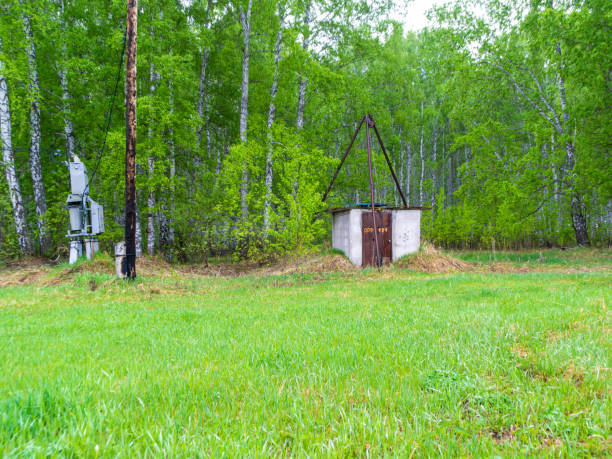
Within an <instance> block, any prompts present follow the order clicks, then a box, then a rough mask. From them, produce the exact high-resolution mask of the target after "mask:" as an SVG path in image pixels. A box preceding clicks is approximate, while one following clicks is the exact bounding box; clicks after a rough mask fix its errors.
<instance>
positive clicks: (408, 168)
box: [404, 143, 412, 205]
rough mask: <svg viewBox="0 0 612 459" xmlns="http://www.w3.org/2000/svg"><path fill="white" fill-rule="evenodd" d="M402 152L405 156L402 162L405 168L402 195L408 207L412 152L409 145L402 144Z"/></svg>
mask: <svg viewBox="0 0 612 459" xmlns="http://www.w3.org/2000/svg"><path fill="white" fill-rule="evenodd" d="M404 151H405V154H406V158H405V160H404V166H405V167H406V173H405V177H406V188H405V190H406V191H405V193H404V194H405V195H406V201H407V202H408V205H410V176H411V175H412V154H411V153H412V152H411V147H410V144H409V143H405V144H404Z"/></svg>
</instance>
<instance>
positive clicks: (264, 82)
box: [0, 0, 612, 259]
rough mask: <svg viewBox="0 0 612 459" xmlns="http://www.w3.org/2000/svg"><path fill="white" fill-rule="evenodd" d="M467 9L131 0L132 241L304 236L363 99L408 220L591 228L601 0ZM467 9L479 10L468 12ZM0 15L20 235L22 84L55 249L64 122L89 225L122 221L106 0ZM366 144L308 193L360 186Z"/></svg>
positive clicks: (378, 161)
mask: <svg viewBox="0 0 612 459" xmlns="http://www.w3.org/2000/svg"><path fill="white" fill-rule="evenodd" d="M474 6H475V5H473V4H471V3H468V2H463V1H462V2H460V4H458V5H457V6H453V5H447V7H445V8H442V9H439V10H437V11H435V12H432V15H433V16H434V17H435V18H436V19H437V26H436V27H433V28H431V29H426V30H423V31H422V32H419V33H413V32H406V31H403V30H402V28H401V26H400V25H399V24H397V23H393V22H390V21H387V20H386V17H387V13H388V12H389V11H390V8H391V5H389V4H388V3H387V2H386V1H384V0H380V1H367V2H366V1H356V0H345V1H339V0H333V1H329V2H323V1H319V0H296V1H291V2H288V1H286V0H275V1H258V2H255V3H254V4H253V5H252V13H251V14H250V15H247V14H246V13H245V14H244V15H243V14H242V13H244V12H245V11H247V8H248V2H247V1H243V0H216V1H213V0H208V1H207V0H191V1H187V2H179V1H176V0H164V1H150V0H140V2H139V9H140V13H139V20H138V21H139V37H138V52H139V56H138V88H139V96H138V110H139V111H138V145H137V147H138V148H137V151H138V162H139V175H138V179H137V186H138V208H139V219H140V222H141V233H142V239H143V242H142V245H143V248H144V249H145V250H146V248H147V240H148V239H149V245H150V247H149V249H150V251H162V252H163V253H165V254H166V255H167V256H169V257H174V258H175V259H176V258H180V259H197V258H200V257H202V256H207V255H208V254H210V253H211V252H221V251H233V252H235V253H237V254H238V255H239V256H247V257H253V256H255V257H257V256H260V255H269V254H279V253H282V252H283V251H288V250H291V251H293V250H298V251H299V250H305V249H307V248H308V247H310V246H311V244H312V243H313V242H316V241H320V240H321V239H322V238H324V237H326V234H327V233H328V225H329V222H328V220H326V219H325V218H322V219H321V218H319V219H314V220H313V217H314V216H315V215H317V213H318V212H319V211H320V210H322V209H324V205H322V204H321V202H320V198H321V195H322V193H323V191H324V190H325V187H326V185H327V183H328V180H329V179H330V178H331V173H332V171H333V170H334V167H335V165H336V164H337V161H338V160H337V158H338V157H340V156H341V154H342V152H343V150H344V148H345V147H346V145H347V143H348V140H349V138H350V136H351V135H352V133H353V131H354V129H355V123H356V122H357V121H358V120H359V119H360V118H361V116H363V115H364V114H365V113H368V112H369V113H372V114H373V116H374V118H375V120H376V122H377V125H378V127H379V129H380V130H381V134H382V137H383V140H384V141H385V142H386V146H387V147H388V150H389V151H390V154H391V158H392V162H393V164H394V167H395V169H396V172H397V174H398V176H399V177H400V180H401V183H402V187H403V188H404V189H405V191H406V194H407V195H408V200H409V203H410V204H411V205H432V206H433V210H432V211H431V212H430V213H426V215H425V218H424V225H423V235H424V236H425V237H427V238H429V239H431V240H433V241H434V242H435V243H437V244H440V245H445V246H454V247H465V246H490V245H492V244H494V243H496V244H497V247H498V248H499V247H512V246H539V245H549V244H561V245H573V244H575V243H576V242H578V243H581V244H587V243H589V242H592V243H597V244H609V243H610V237H611V213H612V174H611V170H612V169H611V168H610V163H611V159H610V145H611V138H612V136H611V135H610V133H611V132H612V115H611V114H612V110H610V107H611V106H612V72H611V70H610V69H611V56H612V34H610V27H611V25H612V6H611V4H610V2H609V1H606V0H576V1H569V0H567V1H566V0H555V1H552V0H548V1H540V0H535V1H526V0H499V1H491V2H486V3H483V4H482V5H481V7H480V8H474ZM474 11H480V12H485V13H486V14H483V15H481V16H483V17H481V18H479V17H478V16H477V15H475V13H474ZM0 13H1V14H0V38H1V40H2V41H1V44H0V48H1V49H0V62H1V63H2V66H0V73H2V75H3V76H4V77H5V78H6V82H7V87H8V99H9V101H10V116H11V119H10V122H11V125H12V133H13V135H12V141H11V145H10V148H12V151H13V153H14V156H15V164H16V170H17V176H18V181H19V183H20V186H21V191H22V194H23V202H24V205H25V214H26V219H27V236H28V237H29V238H31V239H32V240H34V241H39V244H40V243H43V242H44V241H43V239H42V238H39V237H38V236H37V232H39V228H40V225H37V216H36V215H37V214H36V212H35V211H34V207H35V202H34V197H33V195H34V192H33V180H32V176H31V174H30V166H29V161H30V160H31V156H32V154H31V152H29V149H31V145H32V143H33V141H32V139H33V137H32V129H31V127H32V121H31V108H32V106H33V103H34V102H36V101H38V102H39V105H40V115H41V126H40V134H41V151H42V153H41V156H42V176H43V182H44V187H45V190H46V202H47V210H46V213H45V218H44V222H45V225H46V226H47V228H48V231H47V235H50V236H51V238H52V240H51V242H50V243H49V244H48V245H47V246H46V251H47V252H49V253H50V252H52V251H53V250H54V247H61V246H63V247H65V246H66V240H65V237H64V235H65V231H66V227H67V214H66V210H65V205H64V202H65V199H66V195H67V192H68V183H67V169H66V167H65V166H64V165H63V161H64V160H65V159H66V153H67V152H68V150H69V147H68V146H67V144H68V142H67V140H68V139H67V137H72V138H73V140H74V142H75V153H77V154H78V155H79V156H80V157H81V159H83V160H84V161H85V162H86V164H87V166H88V169H89V171H90V173H91V172H93V171H94V170H96V174H95V177H94V180H93V183H92V187H91V195H92V197H93V198H94V199H96V200H97V201H99V202H101V203H102V204H103V205H104V206H105V210H106V226H107V232H106V233H105V235H104V237H103V243H104V244H106V243H109V242H116V241H118V240H120V239H121V238H122V233H123V228H122V223H123V219H124V216H123V206H124V188H123V187H124V185H123V183H124V182H123V173H124V132H125V126H124V118H123V114H124V109H123V97H122V90H121V89H122V88H123V84H124V83H123V78H124V77H123V74H122V76H121V78H122V79H121V81H120V85H119V96H118V97H117V99H116V101H115V107H114V115H113V118H112V122H111V127H110V133H109V135H108V141H107V146H106V150H105V153H104V155H103V156H102V157H101V160H100V162H99V167H97V163H98V157H99V153H98V152H99V150H100V148H101V144H102V141H103V137H104V126H105V121H106V119H107V117H108V115H109V103H110V100H111V95H112V93H113V88H114V83H115V75H116V72H117V67H118V60H119V56H120V54H121V48H122V40H123V30H124V18H125V2H124V1H117V0H114V1H112V2H109V1H101V0H87V1H85V0H33V1H27V2H25V1H19V0H8V1H5V2H3V4H2V6H0ZM243 16H244V17H247V16H248V17H249V21H248V22H249V28H248V33H247V34H246V35H247V36H248V38H249V43H248V44H249V53H248V57H249V59H250V61H249V62H250V63H249V67H248V68H247V75H248V82H249V86H248V98H247V99H246V101H247V102H248V105H247V106H245V105H244V104H241V98H242V97H241V96H242V95H243V93H245V85H244V81H243V82H242V84H241V81H242V78H241V75H242V74H243V65H244V57H245V56H246V54H245V53H244V50H245V49H246V48H245V43H246V42H245V34H244V33H243V32H244V25H243V24H242V22H241V18H242V17H243ZM281 17H282V19H283V20H282V21H281V20H280V19H281ZM24 18H27V19H28V20H29V23H30V24H31V31H32V34H31V37H30V36H29V35H28V34H26V32H25V31H24V30H25V27H24ZM281 24H282V35H280V36H279V34H278V32H279V29H280V27H281ZM279 37H280V38H279ZM277 43H278V53H277V52H276V50H277V48H276V44H277ZM30 46H32V49H33V50H34V51H35V57H34V59H32V60H29V59H28V55H29V50H30ZM276 55H277V56H278V59H277V60H275V56H276ZM33 63H34V64H35V65H36V68H37V73H38V79H39V83H38V86H36V85H33V84H32V76H31V75H32V72H31V70H32V65H33ZM62 72H64V75H65V78H64V80H62V78H61V74H62ZM2 75H0V77H2ZM275 82H276V83H277V86H274V83H275ZM37 87H38V89H37ZM273 87H277V92H274V91H273ZM302 88H303V89H304V92H303V95H304V97H303V98H302V99H301V100H302V102H303V104H300V94H301V89H302ZM245 94H246V93H245ZM271 102H273V103H274V107H275V109H276V111H275V117H272V118H271V116H270V113H272V112H273V110H271ZM301 107H303V108H301ZM241 112H245V115H246V118H245V119H246V121H247V124H246V125H245V126H244V127H245V128H246V130H243V131H241V123H240V113H241ZM68 123H71V125H72V126H73V134H71V135H66V132H67V131H66V127H67V125H68ZM364 147H365V139H364V136H363V135H362V136H361V137H360V138H359V141H358V142H357V144H356V148H355V149H354V151H353V153H352V156H350V157H349V160H348V161H347V163H346V165H345V167H344V170H343V171H342V173H341V174H340V176H339V179H338V181H337V183H336V185H335V188H334V192H333V193H332V195H331V197H330V199H329V200H328V203H327V204H329V205H332V206H336V205H341V204H346V203H353V202H361V201H364V200H366V199H367V190H368V185H367V183H368V174H367V167H366V156H365V149H364ZM374 164H375V185H376V194H377V196H376V200H377V201H378V202H381V201H382V202H388V203H392V204H393V203H395V204H399V202H400V201H399V196H398V194H397V192H396V191H395V190H394V187H393V186H392V181H391V180H390V176H389V173H388V171H387V168H386V165H385V163H384V159H383V157H382V155H381V153H380V152H379V150H378V149H375V152H374ZM5 166H6V165H5ZM267 170H269V172H270V177H271V182H270V188H269V190H268V188H267V182H266V174H267ZM6 180H8V179H6V177H5V176H4V175H3V176H2V178H0V255H3V256H7V255H9V256H10V255H15V254H17V253H18V252H19V250H20V249H19V245H18V240H17V234H16V229H15V224H14V222H13V218H12V213H11V200H10V199H9V194H8V193H9V191H8V186H7V182H6ZM266 209H268V211H269V218H268V220H266V217H264V215H265V213H266ZM266 221H269V223H266ZM148 236H150V237H148ZM153 244H154V245H153Z"/></svg>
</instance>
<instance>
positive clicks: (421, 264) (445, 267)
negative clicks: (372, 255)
mask: <svg viewBox="0 0 612 459" xmlns="http://www.w3.org/2000/svg"><path fill="white" fill-rule="evenodd" d="M393 266H396V267H398V268H406V269H411V270H414V271H421V272H425V273H449V272H464V271H473V270H474V269H475V268H476V266H475V265H474V264H473V263H469V262H467V261H463V260H459V259H458V258H454V257H452V256H450V255H445V254H443V253H442V252H440V251H439V250H438V249H436V248H435V247H434V246H433V245H431V244H428V243H423V245H422V246H421V250H419V252H417V253H416V254H414V255H410V256H407V257H405V258H402V259H401V260H398V261H397V262H395V263H394V264H393Z"/></svg>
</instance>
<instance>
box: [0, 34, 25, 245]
mask: <svg viewBox="0 0 612 459" xmlns="http://www.w3.org/2000/svg"><path fill="white" fill-rule="evenodd" d="M1 50H2V38H0V51H1ZM3 67H4V65H3V63H2V61H0V139H1V140H2V162H3V164H4V175H5V177H6V182H7V184H8V189H9V196H10V198H11V205H12V208H13V219H14V220H15V231H16V233H17V240H18V242H19V250H21V252H22V253H23V254H26V255H30V254H31V253H32V241H31V239H30V236H29V234H28V229H27V225H26V218H25V209H24V206H23V198H22V196H21V187H20V186H19V180H18V178H17V172H16V170H15V156H14V155H13V147H12V145H13V140H12V136H11V110H10V105H9V97H8V86H7V84H6V77H5V76H4V73H3Z"/></svg>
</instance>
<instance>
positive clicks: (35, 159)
mask: <svg viewBox="0 0 612 459" xmlns="http://www.w3.org/2000/svg"><path fill="white" fill-rule="evenodd" d="M22 20H23V29H24V32H25V37H26V49H27V53H28V68H29V80H30V81H29V84H28V92H29V94H30V97H31V98H32V104H31V106H30V174H31V175H32V186H33V188H34V205H35V208H36V221H37V226H38V241H39V244H40V253H46V252H47V250H48V249H49V238H48V236H47V225H46V220H45V214H46V212H47V199H46V196H45V185H44V183H43V175H42V164H41V161H40V83H39V81H38V68H37V66H36V46H35V44H34V34H33V33H32V24H31V21H30V18H29V16H27V15H26V14H24V15H23V16H22Z"/></svg>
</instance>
